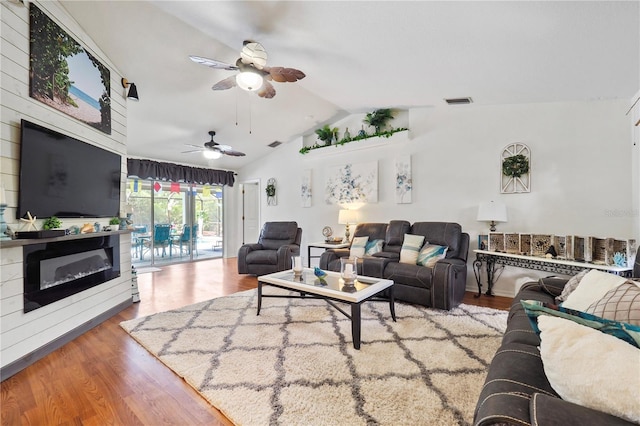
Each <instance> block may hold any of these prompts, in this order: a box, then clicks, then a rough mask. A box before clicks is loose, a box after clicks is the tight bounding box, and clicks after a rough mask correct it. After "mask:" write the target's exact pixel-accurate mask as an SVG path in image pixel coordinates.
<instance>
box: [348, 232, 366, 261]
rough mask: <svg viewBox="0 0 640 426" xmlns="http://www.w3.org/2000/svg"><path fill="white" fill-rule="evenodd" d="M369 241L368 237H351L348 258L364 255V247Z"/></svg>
mask: <svg viewBox="0 0 640 426" xmlns="http://www.w3.org/2000/svg"><path fill="white" fill-rule="evenodd" d="M367 241H369V237H353V240H352V241H351V249H350V250H349V258H351V259H353V258H354V257H362V256H364V248H365V246H366V245H367Z"/></svg>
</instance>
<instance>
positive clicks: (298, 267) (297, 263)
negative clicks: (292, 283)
mask: <svg viewBox="0 0 640 426" xmlns="http://www.w3.org/2000/svg"><path fill="white" fill-rule="evenodd" d="M291 269H292V270H293V277H294V278H295V279H300V277H302V270H303V268H302V256H291Z"/></svg>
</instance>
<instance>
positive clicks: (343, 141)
mask: <svg viewBox="0 0 640 426" xmlns="http://www.w3.org/2000/svg"><path fill="white" fill-rule="evenodd" d="M405 130H409V129H407V128H406V127H398V128H396V129H390V130H385V131H382V132H376V133H374V134H372V135H367V134H364V135H360V134H359V135H357V136H353V137H350V138H343V139H341V140H339V141H338V142H337V143H336V144H335V145H334V146H338V145H340V146H342V145H344V144H346V143H349V142H354V141H359V140H363V139H369V138H375V137H382V138H388V137H391V135H393V134H394V133H398V132H404V131H405ZM327 146H329V145H320V144H317V143H316V144H314V145H312V146H304V147H302V148H300V151H298V152H300V154H307V153H309V152H310V151H311V150H312V149H318V148H325V147H327Z"/></svg>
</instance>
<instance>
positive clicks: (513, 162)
mask: <svg viewBox="0 0 640 426" xmlns="http://www.w3.org/2000/svg"><path fill="white" fill-rule="evenodd" d="M527 173H529V159H528V158H527V157H525V156H524V155H522V154H517V155H512V156H510V157H506V158H505V159H504V160H502V174H503V175H505V176H509V177H514V178H519V177H520V176H522V175H525V174H527Z"/></svg>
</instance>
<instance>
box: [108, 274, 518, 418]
mask: <svg viewBox="0 0 640 426" xmlns="http://www.w3.org/2000/svg"><path fill="white" fill-rule="evenodd" d="M278 292H285V291H284V290H280V289H277V288H275V287H269V286H266V287H265V288H264V293H265V294H275V293H278ZM285 293H286V292H285ZM256 307H257V290H255V289H254V290H248V291H244V292H240V293H235V294H233V295H230V296H225V297H220V298H216V299H211V300H208V301H205V302H200V303H196V304H194V305H189V306H185V307H183V308H180V309H174V310H171V311H167V312H161V313H157V314H153V315H150V316H147V317H143V318H136V319H133V320H129V321H124V322H122V323H121V324H120V325H121V327H122V328H124V329H125V330H126V331H127V332H128V333H129V334H130V335H131V336H132V337H133V338H134V339H135V340H136V341H138V342H139V343H140V344H141V345H142V346H143V347H145V348H146V349H147V350H148V351H149V352H150V353H151V354H153V355H154V356H156V357H157V358H158V359H159V360H160V361H162V362H163V363H164V364H165V365H166V366H167V367H169V368H170V369H171V370H173V371H174V372H175V373H176V374H177V375H178V376H180V377H182V378H183V379H184V380H185V381H186V382H187V383H189V385H191V386H192V387H193V388H194V389H195V390H196V391H197V392H199V393H200V394H201V395H202V397H203V398H205V399H206V400H207V401H209V402H210V403H211V404H212V405H213V406H215V407H216V408H217V409H219V410H220V411H221V412H222V413H224V415H225V416H227V417H228V418H229V419H230V420H231V421H232V422H234V423H235V424H238V425H246V426H252V425H447V426H448V425H456V424H461V425H466V424H471V423H472V421H473V411H474V409H475V405H476V401H477V398H478V396H479V394H480V390H481V388H482V385H483V383H484V379H485V377H486V373H487V367H488V365H489V362H490V361H491V359H492V357H493V355H494V353H495V351H496V349H497V348H498V346H499V344H500V341H501V339H502V334H503V332H504V330H505V327H506V318H507V312H506V311H498V310H495V309H490V308H483V307H477V306H471V305H464V304H463V305H460V306H459V307H458V308H456V309H453V310H451V311H443V310H438V309H430V308H425V307H421V306H414V305H409V304H404V303H401V302H396V316H397V322H393V321H392V319H391V316H390V313H389V305H388V303H377V302H366V303H364V304H363V305H362V345H361V347H360V350H355V349H354V348H353V343H352V340H351V326H350V321H349V320H348V319H347V318H346V317H344V316H343V315H342V314H341V313H340V312H338V311H336V310H335V309H334V308H332V307H331V306H329V305H328V304H327V303H326V302H325V301H323V300H317V299H281V298H266V299H263V301H262V309H261V311H260V316H257V315H256Z"/></svg>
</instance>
